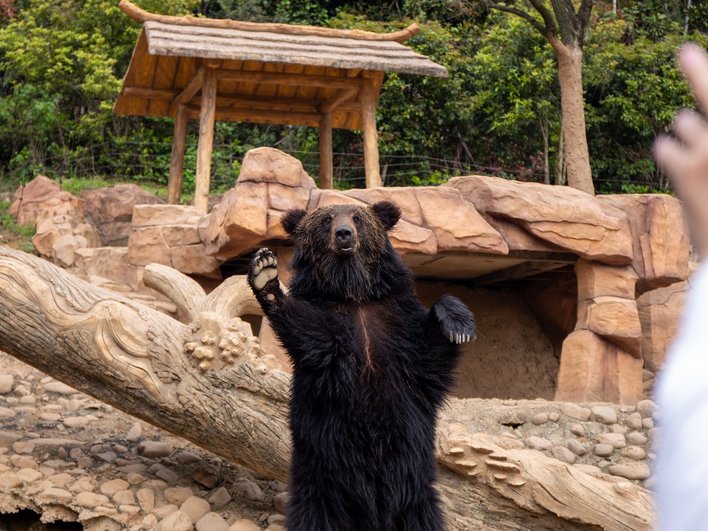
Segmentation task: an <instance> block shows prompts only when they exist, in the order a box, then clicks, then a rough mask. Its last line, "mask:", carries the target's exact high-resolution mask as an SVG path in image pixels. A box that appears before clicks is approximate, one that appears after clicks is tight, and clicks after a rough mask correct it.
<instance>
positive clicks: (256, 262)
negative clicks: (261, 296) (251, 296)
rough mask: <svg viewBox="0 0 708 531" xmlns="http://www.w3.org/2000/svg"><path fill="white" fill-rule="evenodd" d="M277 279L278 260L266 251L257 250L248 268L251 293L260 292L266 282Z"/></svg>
mask: <svg viewBox="0 0 708 531" xmlns="http://www.w3.org/2000/svg"><path fill="white" fill-rule="evenodd" d="M277 278H278V260H277V259H276V258H275V255H274V254H273V253H272V252H271V251H269V250H268V249H266V248H265V247H264V248H263V249H259V250H258V251H256V254H255V255H253V258H252V259H251V263H250V265H249V266H248V283H249V284H250V285H251V288H252V289H253V291H261V290H262V289H263V288H265V287H266V285H267V284H268V282H270V281H271V280H273V279H277Z"/></svg>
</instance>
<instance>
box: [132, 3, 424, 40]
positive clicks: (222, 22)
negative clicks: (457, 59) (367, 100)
mask: <svg viewBox="0 0 708 531" xmlns="http://www.w3.org/2000/svg"><path fill="white" fill-rule="evenodd" d="M118 7H119V8H120V9H121V10H122V11H123V12H124V13H125V14H126V15H128V16H129V17H130V18H132V19H133V20H136V21H138V22H141V23H142V22H145V21H148V20H154V21H156V22H162V23H163V24H176V25H178V26H200V27H206V28H227V29H236V30H241V31H269V32H273V33H280V34H285V35H310V36H314V37H339V38H348V39H358V40H362V41H396V42H403V41H407V40H408V39H410V38H411V37H413V35H415V34H416V33H418V32H419V31H420V26H419V25H418V24H417V23H416V22H414V23H413V24H411V25H410V26H408V27H407V28H405V29H402V30H400V31H396V32H393V33H374V32H371V31H362V30H344V29H335V28H322V27H317V26H301V25H296V24H275V23H262V22H245V21H241V20H230V19H210V18H197V17H190V16H181V17H179V16H172V15H158V14H156V13H150V12H149V11H145V10H144V9H141V8H139V7H138V6H136V5H135V4H133V3H131V2H129V1H128V0H121V1H120V2H119V4H118Z"/></svg>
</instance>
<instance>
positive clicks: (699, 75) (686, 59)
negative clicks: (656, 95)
mask: <svg viewBox="0 0 708 531" xmlns="http://www.w3.org/2000/svg"><path fill="white" fill-rule="evenodd" d="M679 65H680V66H681V70H682V71H683V73H684V75H685V76H686V79H688V82H689V84H690V85H691V88H692V89H693V92H694V94H695V95H696V99H697V100H698V104H699V105H700V106H701V108H702V109H703V111H704V112H708V55H707V54H706V52H705V50H703V49H702V48H701V47H699V46H697V45H695V44H687V45H686V46H684V47H683V48H681V51H680V52H679Z"/></svg>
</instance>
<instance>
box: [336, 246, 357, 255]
mask: <svg viewBox="0 0 708 531" xmlns="http://www.w3.org/2000/svg"><path fill="white" fill-rule="evenodd" d="M334 251H335V252H336V253H337V254H338V255H339V256H351V255H353V254H354V253H355V252H356V246H355V245H354V244H338V245H337V246H336V247H335V249H334Z"/></svg>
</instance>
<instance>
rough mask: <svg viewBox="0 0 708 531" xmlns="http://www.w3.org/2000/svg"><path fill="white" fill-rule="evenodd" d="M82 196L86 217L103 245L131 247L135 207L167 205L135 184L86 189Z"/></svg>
mask: <svg viewBox="0 0 708 531" xmlns="http://www.w3.org/2000/svg"><path fill="white" fill-rule="evenodd" d="M80 197H81V199H83V200H84V201H85V202H86V215H87V216H88V218H89V219H90V220H91V221H92V223H93V224H94V225H95V226H96V228H97V229H98V232H99V234H100V236H101V243H102V244H103V245H105V246H113V247H121V246H125V245H127V244H128V237H129V236H130V223H131V220H132V219H133V207H135V205H145V204H148V205H151V204H157V203H163V202H164V201H163V200H162V199H160V198H159V197H157V196H156V195H155V194H151V193H150V192H146V191H145V190H143V189H142V188H140V187H139V186H137V185H135V184H119V185H117V186H109V187H105V188H96V189H94V190H84V191H83V192H81V196H80Z"/></svg>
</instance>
